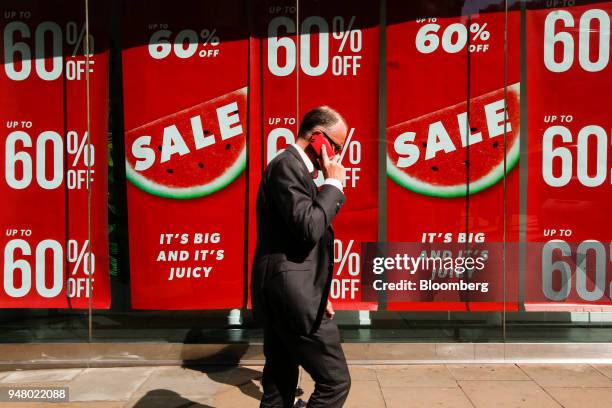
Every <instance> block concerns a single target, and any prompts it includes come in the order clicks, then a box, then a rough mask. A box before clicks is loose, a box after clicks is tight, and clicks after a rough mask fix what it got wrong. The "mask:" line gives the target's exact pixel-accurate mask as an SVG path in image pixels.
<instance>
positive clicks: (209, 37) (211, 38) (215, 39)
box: [200, 28, 221, 47]
mask: <svg viewBox="0 0 612 408" xmlns="http://www.w3.org/2000/svg"><path fill="white" fill-rule="evenodd" d="M216 34H217V30H215V29H212V30H208V29H206V28H205V29H203V30H202V31H200V38H202V45H207V44H210V45H212V46H213V47H216V46H217V45H219V43H220V42H221V40H220V39H219V36H218V35H216Z"/></svg>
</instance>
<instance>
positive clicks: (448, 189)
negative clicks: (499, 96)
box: [387, 82, 521, 198]
mask: <svg viewBox="0 0 612 408" xmlns="http://www.w3.org/2000/svg"><path fill="white" fill-rule="evenodd" d="M508 90H509V91H511V92H515V93H516V94H517V98H520V83H519V82H517V83H515V84H512V85H510V86H508ZM485 96H486V94H485V95H482V96H480V97H478V98H482V97H485ZM478 98H477V99H478ZM520 139H521V134H520V132H519V131H518V130H517V135H516V138H515V143H514V144H513V145H512V147H510V150H509V151H508V152H507V153H506V171H505V172H504V162H503V161H502V162H500V163H499V164H498V165H497V166H495V168H494V169H493V170H491V171H490V172H489V173H487V174H486V175H485V176H483V177H481V178H479V179H478V180H476V181H474V182H472V183H469V195H472V194H476V193H479V192H481V191H483V190H486V189H487V188H489V187H491V186H493V185H494V184H496V183H497V182H498V181H500V180H501V179H502V177H504V175H505V174H508V173H509V172H510V170H512V169H513V168H514V166H515V165H516V163H518V161H519V157H520V145H521V143H520ZM387 176H388V177H389V178H390V179H391V180H393V181H394V182H395V183H396V184H398V185H400V186H402V187H404V188H405V189H408V190H410V191H414V192H415V193H419V194H423V195H427V196H430V197H440V198H455V197H464V196H466V195H467V192H468V186H467V184H457V185H455V186H439V185H435V184H431V183H425V182H423V181H421V180H419V179H417V178H414V177H410V176H409V175H408V174H406V173H405V172H403V171H402V170H400V169H398V168H397V166H395V165H394V164H393V161H392V160H391V158H390V157H389V154H388V153H387Z"/></svg>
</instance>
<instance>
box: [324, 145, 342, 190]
mask: <svg viewBox="0 0 612 408" xmlns="http://www.w3.org/2000/svg"><path fill="white" fill-rule="evenodd" d="M321 157H322V160H321V169H322V170H323V177H324V178H326V179H327V178H333V179H336V180H338V181H339V182H340V183H342V184H344V179H345V178H346V169H345V168H344V166H343V165H342V164H340V155H338V154H337V155H335V156H334V157H332V158H331V159H330V158H329V156H328V155H327V149H326V148H325V145H323V146H321Z"/></svg>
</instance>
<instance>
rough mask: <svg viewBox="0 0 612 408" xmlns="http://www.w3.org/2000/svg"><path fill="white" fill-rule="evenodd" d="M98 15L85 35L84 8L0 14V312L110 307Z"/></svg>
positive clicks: (103, 65) (104, 84) (101, 12)
mask: <svg viewBox="0 0 612 408" xmlns="http://www.w3.org/2000/svg"><path fill="white" fill-rule="evenodd" d="M103 6H104V5H103V2H91V9H90V12H91V13H95V14H96V21H95V22H92V24H91V27H90V30H89V36H88V35H87V31H86V26H85V10H84V4H83V2H81V1H45V2H40V1H24V0H20V1H10V0H7V1H3V2H2V4H1V5H0V15H1V16H2V20H1V21H0V30H1V32H2V37H3V47H2V48H0V53H1V54H2V58H3V61H4V65H3V68H2V69H1V70H0V123H1V124H2V125H1V130H0V135H1V138H2V143H0V157H2V159H3V165H2V181H1V182H0V196H1V197H2V204H1V206H2V212H1V215H0V228H1V230H2V231H3V233H2V238H1V240H0V246H1V248H2V251H3V253H4V256H3V257H2V261H1V263H0V273H1V274H2V278H1V279H0V281H2V284H1V286H0V307H2V308H87V307H88V306H89V302H90V301H91V305H92V307H94V308H108V307H109V305H110V293H109V292H110V289H109V286H110V285H109V275H108V236H107V205H106V200H107V150H106V138H107V123H108V112H107V100H108V30H107V29H108V27H107V25H108V21H109V20H108V15H107V14H106V9H105V8H104V7H103ZM87 43H89V45H90V47H89V52H87V47H86V44H87ZM86 54H89V55H86ZM88 57H89V58H88ZM88 88H89V103H88V99H87V92H88ZM88 108H89V113H88V112H87V109H88ZM88 119H89V122H88ZM89 203H90V204H91V206H89ZM90 294H91V299H90V298H89V296H90Z"/></svg>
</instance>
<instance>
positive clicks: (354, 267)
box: [334, 239, 360, 276]
mask: <svg viewBox="0 0 612 408" xmlns="http://www.w3.org/2000/svg"><path fill="white" fill-rule="evenodd" d="M354 243H355V240H353V239H350V240H349V241H348V243H347V245H346V247H345V248H343V245H342V241H341V240H339V239H335V240H334V262H336V263H340V265H338V270H337V271H336V276H340V275H341V274H342V271H343V270H344V267H345V265H347V263H348V265H347V269H348V273H349V275H351V276H357V275H359V262H360V257H359V254H358V253H357V252H354V251H352V248H353V244H354Z"/></svg>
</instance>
